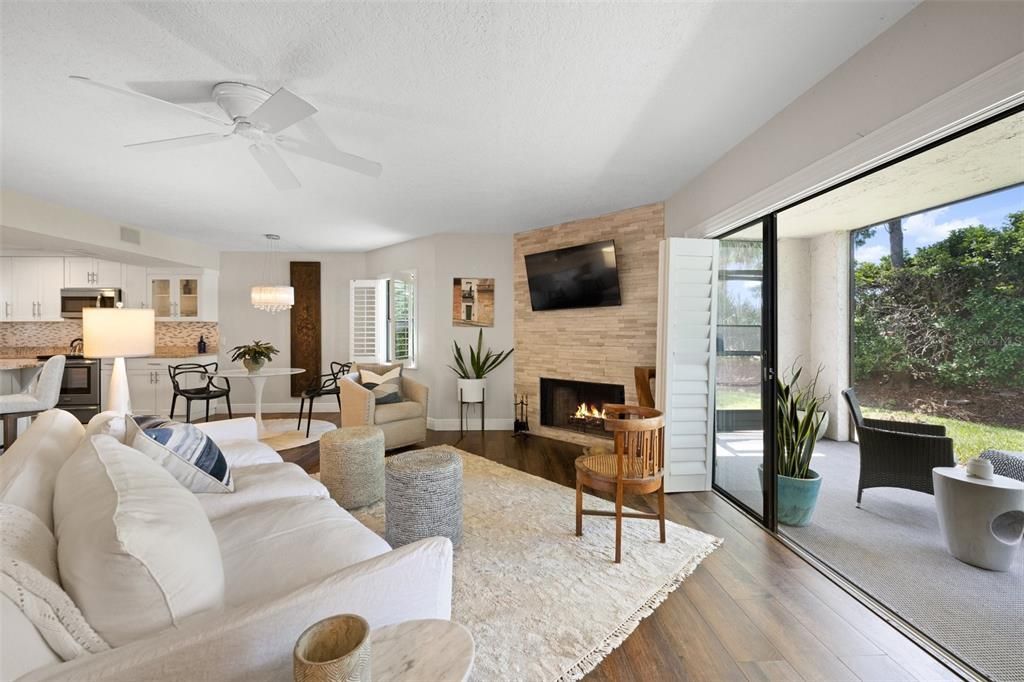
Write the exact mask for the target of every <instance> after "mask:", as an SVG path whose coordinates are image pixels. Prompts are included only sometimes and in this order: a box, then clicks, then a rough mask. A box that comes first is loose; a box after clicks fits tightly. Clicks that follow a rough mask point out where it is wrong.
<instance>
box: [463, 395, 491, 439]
mask: <svg viewBox="0 0 1024 682" xmlns="http://www.w3.org/2000/svg"><path fill="white" fill-rule="evenodd" d="M480 391H481V393H480V400H463V399H462V389H461V388H460V389H459V438H460V439H461V438H463V437H464V436H465V435H466V426H465V425H466V419H467V418H468V417H466V416H464V415H463V412H464V410H465V407H466V405H479V406H480V434H481V435H483V432H484V402H485V401H486V400H487V388H486V387H485V388H482V389H480Z"/></svg>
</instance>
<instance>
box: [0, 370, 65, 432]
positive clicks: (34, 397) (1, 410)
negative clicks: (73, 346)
mask: <svg viewBox="0 0 1024 682" xmlns="http://www.w3.org/2000/svg"><path fill="white" fill-rule="evenodd" d="M65 360H66V358H65V357H64V356H63V355H54V356H53V357H52V358H50V359H49V360H47V361H46V364H45V365H43V369H42V370H41V371H40V372H39V374H37V375H36V377H35V379H34V380H33V381H32V382H31V383H30V384H29V385H28V388H26V389H25V390H24V391H22V392H21V393H14V394H12V395H0V415H3V418H4V450H7V448H9V447H11V444H13V443H14V441H15V439H17V437H18V420H19V419H21V418H22V417H34V416H35V415H37V414H39V413H40V412H46V411H47V410H51V409H53V408H54V407H56V406H57V401H58V400H59V399H60V385H61V382H63V381H64V362H65Z"/></svg>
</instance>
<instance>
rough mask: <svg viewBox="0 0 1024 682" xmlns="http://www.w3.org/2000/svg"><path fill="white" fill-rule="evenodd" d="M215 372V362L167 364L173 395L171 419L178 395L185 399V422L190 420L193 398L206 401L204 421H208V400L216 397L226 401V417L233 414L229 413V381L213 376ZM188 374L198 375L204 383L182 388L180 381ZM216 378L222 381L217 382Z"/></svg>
mask: <svg viewBox="0 0 1024 682" xmlns="http://www.w3.org/2000/svg"><path fill="white" fill-rule="evenodd" d="M211 368H212V369H211ZM216 372H217V363H216V362H208V363H206V364H205V365H202V364H199V363H198V362H186V363H183V364H180V365H168V366H167V373H168V374H170V375H171V388H172V390H173V391H174V395H173V396H172V397H171V415H170V418H171V419H174V405H175V403H177V402H178V396H179V395H180V396H181V397H182V398H184V399H185V421H187V422H191V421H192V401H193V400H202V401H204V402H205V403H206V421H210V401H211V400H217V399H218V398H224V400H225V401H226V402H227V404H228V417H229V418H231V417H233V416H234V415H232V414H231V382H230V381H229V380H228V379H227V378H226V377H214V376H213V375H214V374H216ZM189 374H198V375H200V379H201V380H205V381H206V384H205V385H204V386H199V387H197V388H182V386H181V383H180V382H181V380H182V378H183V377H185V376H187V375H189ZM218 379H219V380H220V381H223V382H224V383H223V384H218V383H217V380H218Z"/></svg>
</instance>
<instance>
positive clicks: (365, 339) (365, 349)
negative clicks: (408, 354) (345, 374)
mask: <svg viewBox="0 0 1024 682" xmlns="http://www.w3.org/2000/svg"><path fill="white" fill-rule="evenodd" d="M386 284H387V282H386V280H377V279H354V280H352V282H351V286H350V287H349V290H350V292H351V296H350V305H349V315H350V318H351V319H350V324H349V330H350V339H351V343H350V348H349V360H350V361H352V362H363V363H378V362H382V361H383V360H384V348H385V329H384V306H385V305H386V304H387V300H386Z"/></svg>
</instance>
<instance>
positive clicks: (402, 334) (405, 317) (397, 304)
mask: <svg viewBox="0 0 1024 682" xmlns="http://www.w3.org/2000/svg"><path fill="white" fill-rule="evenodd" d="M415 281H416V280H415V276H414V275H412V274H411V273H404V274H403V275H400V276H396V277H394V278H392V279H389V280H388V321H387V328H388V360H389V361H390V362H405V363H412V362H414V361H415V359H416V357H415V356H416V352H415V351H416V336H415V330H416V325H415V319H416V318H415V310H416V299H415V294H416V285H415Z"/></svg>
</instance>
